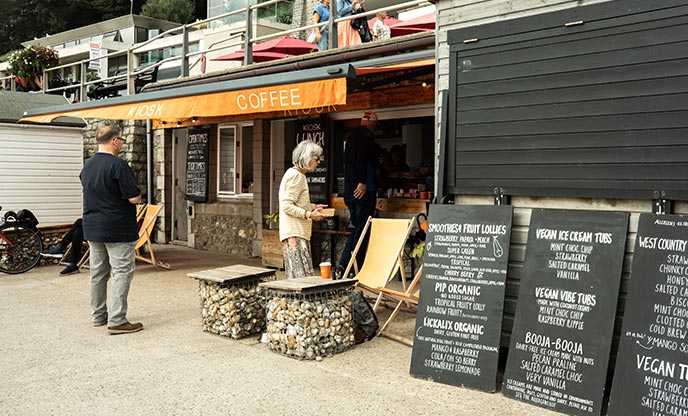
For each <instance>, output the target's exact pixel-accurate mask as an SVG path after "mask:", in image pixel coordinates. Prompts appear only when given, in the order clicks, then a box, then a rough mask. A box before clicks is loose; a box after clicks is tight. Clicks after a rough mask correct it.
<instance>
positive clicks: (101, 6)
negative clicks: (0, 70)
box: [0, 0, 206, 55]
mask: <svg viewBox="0 0 688 416" xmlns="http://www.w3.org/2000/svg"><path fill="white" fill-rule="evenodd" d="M144 3H145V0H133V4H132V2H131V0H2V15H3V16H2V19H0V55H3V54H5V53H7V52H9V51H13V50H17V49H21V43H22V42H26V41H29V40H32V39H34V38H42V37H44V36H45V35H47V34H54V33H59V32H63V31H65V30H70V29H76V28H79V27H83V26H87V25H90V24H93V23H98V22H102V21H104V20H109V19H114V18H115V17H120V16H125V15H128V14H129V12H130V11H131V8H132V5H133V12H134V14H139V13H141V9H142V6H143V4H144ZM149 3H170V4H171V5H170V6H167V5H166V4H161V5H160V6H158V5H156V4H151V11H156V12H157V10H159V9H160V10H162V9H170V7H172V8H176V7H182V8H183V14H182V13H180V16H181V17H180V19H176V18H174V16H170V15H166V16H163V17H160V18H162V19H166V20H171V21H173V22H179V23H188V22H191V21H193V20H195V19H196V18H198V19H205V17H206V16H205V14H206V1H205V0H183V1H179V0H176V1H173V0H168V1H157V2H151V1H149ZM178 3H179V4H180V5H178ZM181 3H183V4H181ZM187 4H191V7H190V9H189V8H188V6H187ZM180 10H182V9H180ZM189 10H190V12H189ZM189 13H190V17H189ZM150 16H151V17H158V16H157V15H155V16H153V15H150ZM182 18H183V19H182Z"/></svg>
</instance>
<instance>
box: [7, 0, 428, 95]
mask: <svg viewBox="0 0 688 416" xmlns="http://www.w3.org/2000/svg"><path fill="white" fill-rule="evenodd" d="M284 1H286V0H269V1H266V2H264V3H259V4H256V5H249V6H247V7H244V8H241V9H237V10H233V11H231V12H227V13H223V14H221V15H218V16H214V17H211V18H207V19H204V20H199V21H196V22H193V23H188V24H185V25H181V26H178V27H175V28H172V29H168V30H166V31H164V32H162V33H159V34H158V35H156V36H154V37H152V38H150V39H148V40H146V41H144V42H142V43H138V44H136V45H131V46H129V47H128V48H126V49H124V50H120V51H112V52H109V53H106V54H104V55H101V56H98V57H95V58H90V57H89V58H87V59H84V60H81V61H79V62H75V63H70V64H64V65H60V66H57V67H53V68H50V69H49V70H45V71H44V72H43V79H44V80H48V82H44V83H43V92H44V93H45V92H53V91H64V90H67V89H70V88H74V85H72V86H64V87H54V88H50V87H49V75H48V74H49V73H50V72H53V71H58V70H60V69H63V68H66V67H74V66H76V65H80V73H81V76H80V80H79V97H78V99H80V100H84V99H85V97H86V90H87V88H88V87H89V86H90V85H94V84H97V83H101V82H108V81H114V80H121V79H122V78H125V79H126V80H127V88H126V90H127V94H128V95H130V94H135V90H134V82H135V79H136V76H137V75H139V74H141V73H142V72H145V71H148V70H150V69H151V68H152V67H156V66H158V67H159V66H160V65H162V64H164V63H167V62H171V61H177V60H181V61H182V64H181V65H182V67H183V68H182V75H183V76H185V75H188V71H189V69H190V68H193V67H195V66H196V65H197V64H198V62H200V59H201V58H200V57H199V59H197V60H196V61H195V62H194V63H193V64H189V61H190V58H192V57H195V56H201V55H203V54H207V53H209V52H215V51H219V50H223V49H227V48H230V47H234V46H237V45H238V44H239V43H235V42H232V43H231V44H229V45H226V44H225V43H226V42H227V41H228V40H234V39H235V38H240V37H244V40H243V44H244V65H247V64H250V63H252V62H253V46H254V44H256V43H258V42H262V41H265V40H268V39H273V38H277V37H280V36H285V35H290V34H293V33H298V32H304V31H308V30H312V29H314V28H316V27H318V26H322V25H323V23H319V24H307V25H304V26H300V27H296V28H289V29H285V30H280V31H277V32H274V33H270V34H267V35H262V36H253V33H252V31H253V25H254V23H255V19H254V16H256V15H257V14H256V13H255V11H256V10H259V9H261V8H265V7H269V6H272V5H274V4H278V3H282V2H284ZM332 3H334V4H331V12H332V13H331V14H330V21H329V22H328V23H327V24H328V25H331V26H330V27H332V26H335V25H336V24H337V23H340V22H346V21H350V20H353V19H357V18H361V17H369V16H374V15H376V14H377V13H378V12H381V11H397V10H404V9H412V8H415V7H420V6H425V5H431V4H432V3H431V2H430V1H428V0H410V1H406V2H404V3H399V4H395V5H392V6H386V7H381V8H378V9H374V10H370V11H365V12H363V13H357V14H354V15H350V16H345V17H341V18H335V14H336V0H333V1H332ZM242 14H244V15H245V16H246V24H245V26H244V27H243V32H242V33H237V34H235V35H231V36H230V38H229V39H222V40H219V41H217V42H214V43H212V44H211V45H209V46H208V47H207V48H204V49H202V50H198V51H195V52H189V48H188V46H189V36H188V34H189V33H191V32H193V31H196V30H202V27H203V26H204V25H208V24H210V23H211V22H214V21H218V20H223V19H226V18H228V17H232V16H238V15H242ZM179 34H181V35H182V39H181V40H180V41H175V42H174V43H173V44H172V45H173V46H181V47H182V51H183V53H182V55H180V56H172V57H169V58H165V59H163V60H161V61H158V62H155V63H152V64H150V65H148V66H146V67H145V68H136V67H138V65H136V63H137V60H138V56H137V55H136V54H137V53H141V52H142V51H145V50H146V47H148V46H150V45H151V44H153V43H154V42H156V41H158V40H160V39H162V38H164V37H167V36H170V35H175V36H176V35H179ZM335 34H336V29H333V30H332V31H331V32H330V44H331V46H332V47H333V46H334V45H335V44H336V36H335ZM219 44H223V45H222V46H220V47H219V48H216V46H217V45H219ZM125 54H126V56H127V72H126V74H116V75H113V76H108V77H105V78H102V79H98V80H93V81H86V80H85V78H86V77H85V74H86V70H87V65H88V63H89V62H91V61H95V60H100V59H104V58H110V57H117V56H122V55H125ZM7 78H11V79H12V80H13V77H6V78H0V80H3V79H7ZM13 89H14V88H13Z"/></svg>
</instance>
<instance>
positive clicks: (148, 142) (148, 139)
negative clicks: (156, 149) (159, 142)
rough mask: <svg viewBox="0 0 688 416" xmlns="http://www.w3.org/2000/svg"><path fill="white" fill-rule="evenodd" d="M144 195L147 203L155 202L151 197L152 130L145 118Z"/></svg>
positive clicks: (149, 122)
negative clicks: (146, 197)
mask: <svg viewBox="0 0 688 416" xmlns="http://www.w3.org/2000/svg"><path fill="white" fill-rule="evenodd" d="M146 195H147V196H148V203H149V204H152V203H154V202H155V200H154V198H153V130H152V129H151V121H150V120H146Z"/></svg>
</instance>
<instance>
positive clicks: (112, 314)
mask: <svg viewBox="0 0 688 416" xmlns="http://www.w3.org/2000/svg"><path fill="white" fill-rule="evenodd" d="M89 245H90V247H91V257H90V258H89V266H90V268H91V309H92V312H91V317H92V318H93V321H94V322H102V321H104V320H105V319H106V318H107V321H108V326H117V325H121V324H123V323H125V322H127V297H128V295H129V286H130V285H131V279H132V278H133V277H134V260H135V258H134V246H135V245H136V241H131V242H128V243H99V242H95V241H89ZM110 277H112V283H111V285H110V286H111V287H110V305H108V304H107V283H108V280H109V279H110Z"/></svg>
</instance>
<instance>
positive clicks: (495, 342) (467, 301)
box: [411, 205, 512, 391]
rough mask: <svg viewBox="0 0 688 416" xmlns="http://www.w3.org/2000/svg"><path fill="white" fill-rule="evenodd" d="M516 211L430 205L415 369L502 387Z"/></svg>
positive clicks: (443, 379)
mask: <svg viewBox="0 0 688 416" xmlns="http://www.w3.org/2000/svg"><path fill="white" fill-rule="evenodd" d="M511 212H512V209H511V206H468V205H431V206H430V211H429V215H428V234H427V237H426V246H425V257H424V263H423V277H422V279H421V283H420V300H419V305H418V314H417V315H416V330H415V336H414V337H415V338H414V342H413V354H412V357H411V374H412V375H413V376H414V377H419V378H429V379H432V380H433V381H437V382H440V383H445V384H451V385H455V386H465V387H470V388H475V389H479V390H484V391H495V389H496V378H497V365H498V358H499V338H500V334H501V329H502V310H503V306H504V286H505V282H506V269H507V264H508V256H509V240H510V238H511Z"/></svg>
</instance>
